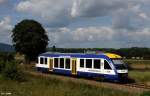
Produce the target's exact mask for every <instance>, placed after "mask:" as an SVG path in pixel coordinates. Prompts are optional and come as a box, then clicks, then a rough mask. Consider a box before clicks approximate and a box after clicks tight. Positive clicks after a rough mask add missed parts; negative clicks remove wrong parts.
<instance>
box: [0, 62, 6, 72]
mask: <svg viewBox="0 0 150 96" xmlns="http://www.w3.org/2000/svg"><path fill="white" fill-rule="evenodd" d="M4 68H5V62H4V61H2V60H0V73H2V70H3V69H4Z"/></svg>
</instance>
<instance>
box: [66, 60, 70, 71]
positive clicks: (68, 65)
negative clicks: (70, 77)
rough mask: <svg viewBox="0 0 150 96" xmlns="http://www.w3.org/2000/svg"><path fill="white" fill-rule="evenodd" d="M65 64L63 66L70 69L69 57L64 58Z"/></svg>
mask: <svg viewBox="0 0 150 96" xmlns="http://www.w3.org/2000/svg"><path fill="white" fill-rule="evenodd" d="M65 64H66V65H65V68H66V69H70V59H69V58H66V61H65Z"/></svg>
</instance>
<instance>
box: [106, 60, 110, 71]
mask: <svg viewBox="0 0 150 96" xmlns="http://www.w3.org/2000/svg"><path fill="white" fill-rule="evenodd" d="M104 69H111V67H110V65H109V63H108V62H107V61H106V60H104Z"/></svg>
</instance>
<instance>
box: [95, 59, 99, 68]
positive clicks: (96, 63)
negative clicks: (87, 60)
mask: <svg viewBox="0 0 150 96" xmlns="http://www.w3.org/2000/svg"><path fill="white" fill-rule="evenodd" d="M100 68H101V61H100V59H94V69H100Z"/></svg>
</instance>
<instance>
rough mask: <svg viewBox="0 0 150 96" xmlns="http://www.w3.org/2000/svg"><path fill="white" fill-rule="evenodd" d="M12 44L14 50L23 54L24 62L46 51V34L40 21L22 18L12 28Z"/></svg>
mask: <svg viewBox="0 0 150 96" xmlns="http://www.w3.org/2000/svg"><path fill="white" fill-rule="evenodd" d="M12 32H13V34H12V40H13V46H14V47H15V50H16V52H19V53H21V54H24V55H25V58H26V61H28V62H26V63H30V61H32V60H35V59H36V57H37V56H38V55H39V54H40V53H43V52H45V51H46V47H47V45H48V36H47V35H46V31H45V30H44V28H43V27H42V25H41V24H40V23H38V22H37V21H34V20H23V21H21V22H20V23H18V24H17V25H15V27H14V29H13V30H12Z"/></svg>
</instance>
